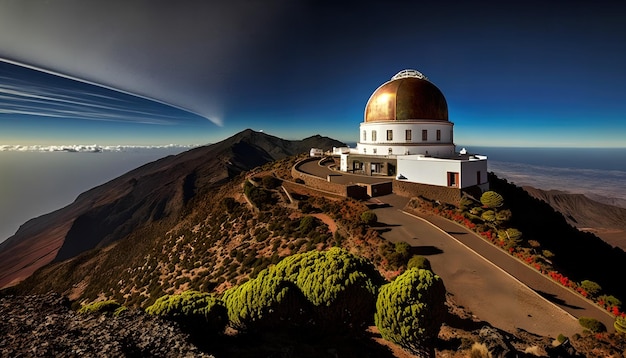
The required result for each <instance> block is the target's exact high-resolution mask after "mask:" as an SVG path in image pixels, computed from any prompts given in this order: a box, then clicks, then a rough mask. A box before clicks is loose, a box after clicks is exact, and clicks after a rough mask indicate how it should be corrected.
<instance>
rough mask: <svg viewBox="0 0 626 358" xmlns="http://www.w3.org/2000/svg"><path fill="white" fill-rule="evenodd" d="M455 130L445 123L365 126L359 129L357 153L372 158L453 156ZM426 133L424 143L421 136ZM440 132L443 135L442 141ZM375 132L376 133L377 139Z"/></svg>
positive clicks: (401, 123)
mask: <svg viewBox="0 0 626 358" xmlns="http://www.w3.org/2000/svg"><path fill="white" fill-rule="evenodd" d="M453 126H454V124H453V123H451V122H443V121H389V122H373V123H367V122H363V123H361V125H360V127H359V128H360V131H359V143H358V144H357V149H358V152H359V153H361V154H372V155H374V154H376V155H390V154H391V155H407V154H409V155H414V154H429V155H439V156H444V155H452V154H454V143H453V139H454V138H453ZM407 130H410V131H411V138H410V139H407V132H406V131H407ZM424 130H425V131H426V135H427V136H426V139H425V140H424V138H423V136H422V133H423V132H422V131H424ZM387 131H391V133H392V136H391V139H389V137H388V136H387ZM437 131H439V134H440V137H439V140H437ZM373 132H376V138H374V135H373ZM389 149H391V152H390V151H389Z"/></svg>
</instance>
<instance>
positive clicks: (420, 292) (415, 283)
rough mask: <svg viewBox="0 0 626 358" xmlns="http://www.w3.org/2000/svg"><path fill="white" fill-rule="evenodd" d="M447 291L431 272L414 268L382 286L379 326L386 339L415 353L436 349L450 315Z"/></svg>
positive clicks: (377, 307) (377, 322) (378, 301)
mask: <svg viewBox="0 0 626 358" xmlns="http://www.w3.org/2000/svg"><path fill="white" fill-rule="evenodd" d="M445 293H446V290H445V287H444V285H443V281H442V280H441V279H440V278H439V276H437V275H435V274H434V273H433V272H432V271H430V270H422V269H416V268H412V269H410V270H407V271H405V272H404V273H403V274H402V275H400V276H398V277H397V278H396V279H395V280H394V281H393V282H390V283H388V284H386V285H384V286H383V287H381V289H380V292H379V294H378V299H377V301H376V314H375V323H376V327H378V329H379V331H380V333H381V335H382V336H383V338H385V339H387V340H389V341H391V342H394V343H397V344H398V345H400V346H402V347H404V348H406V349H408V350H410V351H412V352H416V353H417V352H420V351H421V350H422V349H423V348H424V347H428V346H432V344H431V343H432V341H433V340H434V339H435V338H436V337H437V334H438V333H439V328H440V327H441V324H442V322H443V321H444V318H445V314H446V312H447V310H446V306H445V300H446V295H445Z"/></svg>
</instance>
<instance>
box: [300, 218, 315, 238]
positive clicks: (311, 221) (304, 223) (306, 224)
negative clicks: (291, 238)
mask: <svg viewBox="0 0 626 358" xmlns="http://www.w3.org/2000/svg"><path fill="white" fill-rule="evenodd" d="M316 221H317V219H316V218H315V217H313V216H310V215H307V216H303V217H302V218H301V219H300V225H299V226H298V229H300V233H301V234H302V235H306V234H308V233H309V232H311V231H312V230H313V229H315V226H316V224H317V222H316Z"/></svg>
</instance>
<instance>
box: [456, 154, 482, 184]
mask: <svg viewBox="0 0 626 358" xmlns="http://www.w3.org/2000/svg"><path fill="white" fill-rule="evenodd" d="M477 172H480V182H478V174H477ZM485 183H487V159H482V160H481V159H475V160H472V159H470V160H468V161H463V163H462V164H461V188H467V187H470V186H472V185H480V184H485Z"/></svg>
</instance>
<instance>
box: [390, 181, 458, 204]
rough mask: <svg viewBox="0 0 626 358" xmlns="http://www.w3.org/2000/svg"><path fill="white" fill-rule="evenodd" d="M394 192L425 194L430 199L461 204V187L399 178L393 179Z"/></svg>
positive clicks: (410, 194) (412, 195)
mask: <svg viewBox="0 0 626 358" xmlns="http://www.w3.org/2000/svg"><path fill="white" fill-rule="evenodd" d="M393 192H394V193H396V194H398V195H402V196H406V197H414V196H423V197H425V198H427V199H430V200H439V201H440V202H444V203H448V204H452V205H455V206H459V204H460V201H461V189H459V188H448V187H444V186H436V185H428V184H418V183H410V182H405V181H399V180H394V181H393Z"/></svg>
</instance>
